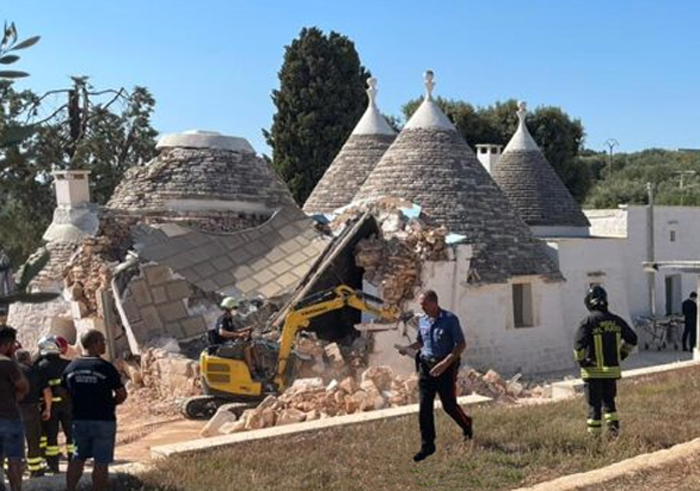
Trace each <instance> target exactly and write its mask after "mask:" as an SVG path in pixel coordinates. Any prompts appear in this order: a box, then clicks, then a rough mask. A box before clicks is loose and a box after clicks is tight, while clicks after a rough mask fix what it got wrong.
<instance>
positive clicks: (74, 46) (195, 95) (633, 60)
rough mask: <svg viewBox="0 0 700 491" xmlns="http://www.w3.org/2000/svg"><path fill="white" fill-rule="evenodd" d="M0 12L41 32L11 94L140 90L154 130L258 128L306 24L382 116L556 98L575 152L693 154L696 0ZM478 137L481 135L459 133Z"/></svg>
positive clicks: (257, 134) (251, 135) (697, 112)
mask: <svg viewBox="0 0 700 491" xmlns="http://www.w3.org/2000/svg"><path fill="white" fill-rule="evenodd" d="M0 14H1V15H2V18H0V20H6V21H8V22H9V21H14V22H15V23H16V25H17V28H18V30H19V35H20V38H22V39H23V38H26V37H29V36H32V35H41V36H42V39H41V41H40V43H39V44H37V45H35V46H34V47H32V48H31V49H28V50H26V51H24V52H22V53H21V54H22V59H21V60H20V61H19V62H18V63H17V64H15V65H13V68H16V69H21V70H24V71H28V72H30V73H31V77H29V78H26V79H22V80H21V81H19V82H17V86H18V88H30V89H32V90H34V91H36V92H42V91H46V90H50V89H55V88H61V87H66V86H68V85H69V84H70V79H69V77H70V76H71V75H88V76H89V77H90V80H91V82H92V84H93V85H94V86H95V87H96V88H108V87H112V88H118V87H126V88H127V89H128V88H131V87H133V86H134V85H141V86H145V87H147V88H148V89H149V90H150V91H151V92H152V94H153V95H154V97H155V99H156V102H157V103H156V110H155V113H154V116H153V126H154V127H155V128H156V129H157V130H158V131H159V132H161V133H173V132H181V131H184V130H189V129H201V130H213V131H219V132H221V133H224V134H228V135H235V136H240V137H244V138H246V139H248V140H249V141H250V142H251V144H252V145H253V147H255V149H256V150H257V151H258V152H259V153H267V154H269V153H270V150H269V148H268V147H267V146H266V144H265V140H264V138H263V136H262V131H261V130H262V128H269V127H270V125H271V123H272V116H273V114H274V112H275V107H274V105H273V103H272V100H271V97H270V96H271V93H272V91H273V90H274V89H276V88H278V87H279V80H278V71H279V69H280V67H281V66H282V61H283V56H284V50H285V46H287V45H289V44H290V43H291V41H292V40H293V39H294V38H295V37H297V36H298V34H299V32H300V30H301V29H302V28H303V27H311V26H317V27H319V28H321V29H322V30H324V31H325V32H330V31H331V30H333V31H336V32H339V33H341V34H344V35H346V36H348V37H349V38H350V39H351V40H352V41H354V43H355V47H356V49H357V51H358V53H359V55H360V58H361V60H362V63H363V64H364V65H365V66H366V67H367V68H369V70H371V72H372V74H373V75H374V76H375V77H377V79H378V81H379V91H380V92H379V97H378V103H379V106H380V108H381V110H382V111H383V112H384V113H387V114H392V115H397V116H398V115H400V114H401V106H402V105H403V104H404V103H406V102H407V101H408V100H410V99H412V98H416V97H419V96H420V95H421V94H422V92H423V72H424V71H425V70H426V69H432V70H433V71H434V72H435V81H436V82H437V85H436V88H435V91H434V94H435V95H439V96H442V97H446V98H452V99H459V100H465V101H468V102H470V103H472V104H474V105H478V106H484V105H489V104H492V103H494V102H496V101H502V100H506V99H509V98H515V99H519V100H525V101H527V102H528V105H529V107H531V108H534V107H537V106H539V105H554V106H560V107H561V108H562V109H563V110H564V111H566V112H567V113H568V114H569V115H571V116H572V117H574V118H579V119H581V121H582V123H583V125H584V127H585V129H586V134H587V136H586V141H585V145H586V147H587V148H591V149H594V150H603V149H606V148H607V147H606V146H605V141H606V140H608V139H609V138H614V139H616V140H617V141H618V142H619V146H618V147H617V148H616V149H615V151H623V152H630V151H637V150H642V149H644V148H650V147H659V148H669V149H674V148H700V63H698V57H697V54H698V53H700V29H698V27H697V24H698V20H699V19H700V2H695V1H691V0H688V1H680V0H678V1H674V0H668V1H658V0H655V1H647V0H636V1H631V0H629V1H620V0H526V1H523V0H512V1H506V0H488V1H484V0H482V1H479V2H477V1H471V0H461V1H457V0H455V1H439V0H432V1H430V2H428V1H423V2H418V1H413V0H403V1H389V0H386V1H382V0H375V1H374V2H369V1H364V0H363V1H359V0H358V1H333V0H287V1H282V0H275V1H272V0H269V1H265V0H247V1H239V0H228V1H210V0H199V1H196V2H195V1H191V0H188V1H182V0H168V1H163V0H121V1H119V2H116V1H110V0H101V1H97V2H95V1H94V0H91V1H87V0H63V1H60V2H59V1H50V0H13V1H10V0H5V2H2V4H0ZM470 143H485V142H470Z"/></svg>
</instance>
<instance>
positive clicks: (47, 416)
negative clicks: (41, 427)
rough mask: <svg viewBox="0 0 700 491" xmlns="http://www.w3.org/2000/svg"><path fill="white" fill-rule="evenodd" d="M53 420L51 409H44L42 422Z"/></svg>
mask: <svg viewBox="0 0 700 491" xmlns="http://www.w3.org/2000/svg"><path fill="white" fill-rule="evenodd" d="M50 419H51V410H50V409H44V410H43V411H42V412H41V420H42V421H48V420H50Z"/></svg>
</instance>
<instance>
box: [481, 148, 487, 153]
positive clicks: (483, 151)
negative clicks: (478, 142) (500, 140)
mask: <svg viewBox="0 0 700 491" xmlns="http://www.w3.org/2000/svg"><path fill="white" fill-rule="evenodd" d="M479 153H489V149H488V148H487V147H480V148H479Z"/></svg>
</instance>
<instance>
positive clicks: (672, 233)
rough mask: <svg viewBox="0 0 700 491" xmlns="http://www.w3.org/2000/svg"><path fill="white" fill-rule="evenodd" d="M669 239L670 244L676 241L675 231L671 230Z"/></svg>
mask: <svg viewBox="0 0 700 491" xmlns="http://www.w3.org/2000/svg"><path fill="white" fill-rule="evenodd" d="M669 239H671V242H675V241H676V231H675V230H671V234H670V237H669Z"/></svg>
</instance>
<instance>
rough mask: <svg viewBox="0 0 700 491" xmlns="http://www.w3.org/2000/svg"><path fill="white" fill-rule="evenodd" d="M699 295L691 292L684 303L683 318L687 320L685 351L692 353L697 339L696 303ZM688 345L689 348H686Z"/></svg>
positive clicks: (684, 331)
mask: <svg viewBox="0 0 700 491" xmlns="http://www.w3.org/2000/svg"><path fill="white" fill-rule="evenodd" d="M697 299H698V294H697V293H695V292H691V293H690V295H689V296H688V298H686V299H685V301H684V302H683V317H684V318H685V319H684V320H685V329H683V339H682V341H683V351H692V350H693V348H695V342H696V339H695V338H696V337H697V322H698V305H697V303H696V301H697ZM686 344H687V346H688V347H687V348H686Z"/></svg>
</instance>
